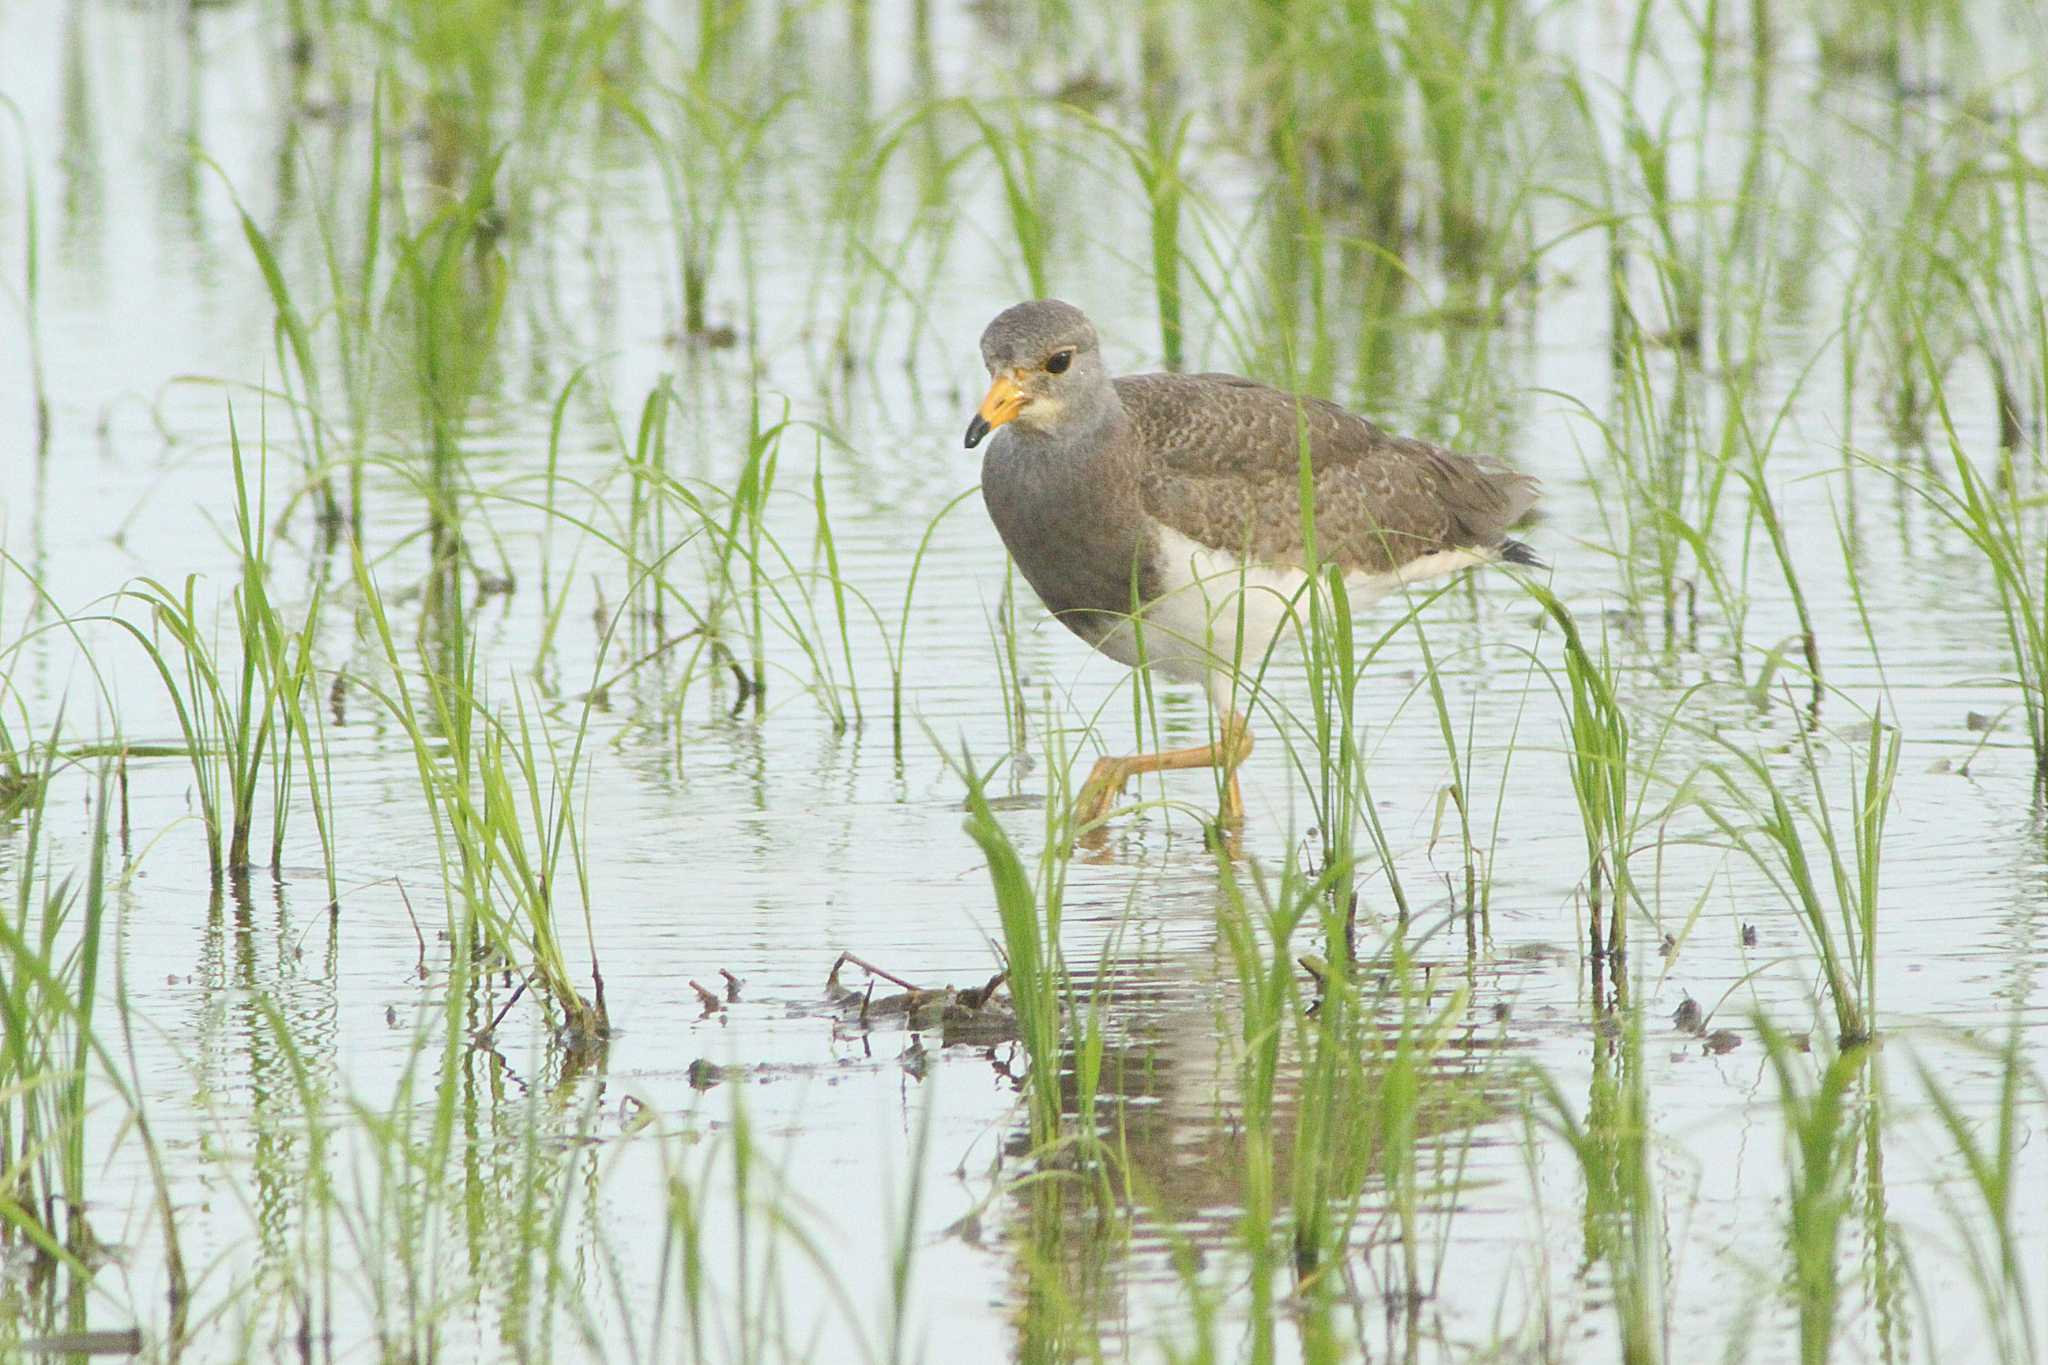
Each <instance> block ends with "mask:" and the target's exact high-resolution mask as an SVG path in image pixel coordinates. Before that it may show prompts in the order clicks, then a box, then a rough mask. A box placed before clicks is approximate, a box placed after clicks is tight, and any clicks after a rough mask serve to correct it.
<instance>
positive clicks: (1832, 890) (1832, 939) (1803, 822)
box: [1702, 712, 1900, 1051]
mask: <svg viewBox="0 0 2048 1365" xmlns="http://www.w3.org/2000/svg"><path fill="white" fill-rule="evenodd" d="M1899 744H1900V737H1899V732H1898V730H1897V728H1896V727H1892V726H1887V725H1885V723H1884V721H1883V718H1882V716H1881V715H1880V714H1878V713H1876V712H1873V713H1872V715H1871V717H1870V723H1869V726H1868V728H1867V729H1866V730H1865V732H1864V738H1863V744H1862V750H1861V757H1860V760H1859V762H1858V763H1857V766H1856V768H1855V769H1854V770H1852V772H1851V774H1850V776H1851V778H1852V783H1851V785H1850V792H1849V802H1848V804H1847V807H1846V810H1845V811H1844V816H1843V820H1842V823H1846V824H1847V826H1848V829H1847V831H1846V838H1845V837H1844V832H1843V831H1842V830H1841V829H1839V828H1838V824H1837V819H1836V816H1835V812H1834V809H1833V806H1832V804H1831V803H1830V802H1829V800H1828V798H1827V794H1826V792H1825V790H1824V789H1823V788H1822V782H1821V779H1822V772H1821V767H1820V763H1819V760H1818V758H1817V757H1816V755H1815V752H1814V746H1813V741H1812V738H1811V737H1810V736H1809V735H1808V734H1807V733H1806V731H1805V730H1804V729H1802V730H1801V731H1800V736H1799V749H1798V754H1799V758H1800V763H1801V772H1802V774H1803V775H1804V776H1805V777H1806V779H1807V780H1808V781H1809V782H1810V783H1811V784H1812V786H1813V796H1812V804H1811V806H1810V807H1806V806H1805V803H1803V802H1797V801H1796V800H1795V799H1791V798H1788V797H1787V795H1786V791H1785V786H1784V784H1783V782H1782V781H1781V780H1780V779H1779V777H1778V775H1777V774H1776V773H1774V772H1773V771H1772V769H1771V767H1770V765H1769V764H1767V763H1766V762H1765V761H1764V760H1763V758H1762V757H1760V756H1758V755H1756V754H1754V753H1750V752H1747V751H1745V750H1742V749H1738V748H1736V747H1735V746H1733V745H1732V744H1729V743H1728V742H1727V741H1725V740H1724V741H1723V745H1724V747H1725V748H1726V749H1727V750H1728V751H1729V753H1730V754H1731V756H1732V759H1733V763H1732V764H1730V763H1724V762H1709V763H1707V764H1706V765H1705V766H1704V772H1705V773H1706V774H1708V775H1710V776H1711V777H1712V778H1714V779H1715V780H1716V781H1717V782H1718V784H1719V787H1720V791H1719V800H1718V801H1717V800H1715V799H1711V798H1709V799H1706V800H1704V801H1703V803H1702V808H1703V810H1704V812H1705V814H1706V815H1707V817H1708V818H1709V819H1710V820H1712V821H1713V822H1714V824H1715V825H1716V826H1717V827H1718V828H1719V829H1720V830H1721V832H1722V834H1724V835H1725V836H1726V837H1727V838H1728V839H1729V841H1730V843H1731V845H1732V846H1733V847H1734V848H1736V849H1737V850H1739V851H1740V852H1741V853H1742V854H1743V855H1745V856H1746V857H1747V858H1748V859H1749V860H1750V861H1751V862H1752V863H1753V864H1754V865H1755V866H1756V867H1757V868H1758V870H1759V871H1761V872H1762V873H1763V875H1764V876H1765V877H1766V878H1767V879H1768V880H1769V882H1770V884H1771V886H1772V888H1773V889H1774V890H1775V891H1776V892H1777V893H1778V894H1779V895H1780V896H1782V897H1783V898H1784V900H1785V902H1786V903H1787V904H1789V905H1790V906H1791V907H1792V908H1793V909H1794V910H1795V911H1796V912H1797V913H1798V916H1799V922H1800V926H1801V927H1802V928H1803V929H1804V930H1805V933H1806V938H1807V941H1808V942H1809V943H1810V944H1811V945H1812V947H1813V949H1814V952H1815V954H1816V955H1817V957H1818V958H1819V967H1820V975H1821V984H1822V986H1823V988H1824V990H1825V994H1826V997H1827V1000H1828V1003H1829V1005H1830V1006H1831V1008H1832V1009H1833V1011H1834V1015H1835V1022H1836V1023H1837V1025H1838V1026H1839V1029H1840V1041H1839V1045H1840V1047H1841V1048H1842V1049H1843V1050H1845V1051H1848V1050H1852V1049H1855V1048H1857V1047H1859V1046H1861V1045H1862V1044H1865V1043H1868V1042H1870V1041H1871V1039H1872V1038H1874V1037H1875V1036H1876V1030H1877V911H1878V902H1879V886H1880V872H1881V870H1882V866H1883V852H1884V831H1885V821H1886V818H1887V817H1888V816H1889V814H1890V813H1891V806H1892V789H1893V787H1894V785H1895V784H1896V783H1897V781H1898V775H1899ZM1722 801H1725V803H1726V806H1725V808H1724V807H1723V806H1722V804H1720V802H1722ZM1809 841H1811V842H1809Z"/></svg>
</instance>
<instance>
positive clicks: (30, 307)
mask: <svg viewBox="0 0 2048 1365" xmlns="http://www.w3.org/2000/svg"><path fill="white" fill-rule="evenodd" d="M0 108H5V109H6V110H7V113H8V116H9V117H10V118H12V119H13V120H14V145H15V149H16V151H17V152H19V154H20V156H21V300H20V302H21V314H22V317H21V323H22V331H23V333H24V334H25V335H26V337H27V340H28V382H29V391H30V393H31V394H32V395H33V396H34V407H35V423H36V431H35V450H36V454H37V455H38V456H39V457H40V456H41V455H42V454H43V453H44V452H45V451H47V450H49V448H50V390H49V380H48V378H47V376H46V375H45V374H44V371H43V326H42V319H41V315H40V300H41V296H42V268H41V260H40V248H41V240H40V234H39V232H38V230H37V221H36V172H35V162H34V158H33V156H32V155H31V153H30V149H29V140H28V120H27V119H26V118H24V117H23V116H22V112H21V106H20V105H19V104H17V103H15V101H14V100H13V99H11V98H9V97H8V96H7V95H5V94H4V93H0Z"/></svg>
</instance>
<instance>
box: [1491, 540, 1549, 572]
mask: <svg viewBox="0 0 2048 1365" xmlns="http://www.w3.org/2000/svg"><path fill="white" fill-rule="evenodd" d="M1500 557H1501V559H1502V560H1504V561H1505V562H1507V563H1509V564H1519V565H1521V566H1522V567H1523V568H1525V569H1547V568H1549V567H1550V566H1549V565H1548V564H1545V563H1544V562H1543V561H1542V560H1540V559H1538V558H1537V557H1536V552H1535V551H1534V550H1532V549H1530V548H1529V547H1528V546H1526V545H1524V544H1523V543H1522V542H1521V541H1519V540H1503V541H1502V542H1501V543H1500Z"/></svg>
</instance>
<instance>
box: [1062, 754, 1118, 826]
mask: <svg viewBox="0 0 2048 1365" xmlns="http://www.w3.org/2000/svg"><path fill="white" fill-rule="evenodd" d="M1132 772H1133V765H1132V763H1131V761H1130V760H1129V759H1128V758H1112V757H1105V758H1098V759H1096V760H1095V766H1094V768H1092V769H1090V770H1089V773H1088V780H1087V781H1086V782H1083V783H1082V784H1081V794H1080V795H1079V796H1077V797H1075V798H1074V816H1073V822H1072V823H1073V827H1074V828H1075V829H1077V830H1085V829H1086V828H1088V827H1089V826H1090V825H1096V824H1100V823H1101V822H1102V821H1103V820H1104V819H1105V818H1107V817H1108V815H1109V812H1110V811H1111V810H1112V809H1113V808H1114V807H1115V806H1116V802H1117V798H1118V797H1120V796H1122V795H1123V793H1124V784H1125V783H1127V782H1129V781H1130V780H1131V775H1132Z"/></svg>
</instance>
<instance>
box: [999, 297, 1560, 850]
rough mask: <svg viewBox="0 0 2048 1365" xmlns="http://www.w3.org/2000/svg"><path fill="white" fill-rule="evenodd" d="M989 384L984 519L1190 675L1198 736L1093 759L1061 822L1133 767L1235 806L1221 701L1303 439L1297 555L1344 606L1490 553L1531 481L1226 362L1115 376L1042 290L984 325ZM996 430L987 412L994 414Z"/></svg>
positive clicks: (1293, 498) (1118, 634) (1282, 532)
mask: <svg viewBox="0 0 2048 1365" xmlns="http://www.w3.org/2000/svg"><path fill="white" fill-rule="evenodd" d="M981 358H982V360H983V361H984V362H985V363H986V364H987V366H988V372H989V377H990V381H991V382H990V384H989V389H988V395H987V396H986V397H985V398H983V399H982V400H981V408H980V410H979V411H978V412H977V413H976V414H975V416H974V420H973V421H971V422H969V423H968V425H967V448H968V449H970V450H972V449H973V448H974V447H975V446H977V445H979V444H980V443H981V441H982V439H983V438H984V437H986V436H988V435H989V433H990V432H992V431H993V432H995V433H996V434H995V438H994V439H993V440H991V441H990V442H989V446H988V450H987V452H986V453H985V454H984V455H983V457H982V463H981V491H982V498H983V500H984V501H985V502H986V503H987V504H988V512H989V517H990V519H991V520H993V521H994V522H995V525H996V530H997V531H998V532H1000V533H1001V535H1002V538H1003V543H1004V544H1005V545H1006V546H1008V547H1009V551H1010V555H1011V557H1012V558H1013V559H1014V560H1016V563H1017V567H1018V568H1019V569H1020V570H1022V571H1023V574H1024V577H1025V579H1026V580H1027V581H1028V582H1029V583H1030V584H1031V586H1032V588H1033V589H1034V590H1036V591H1037V593H1038V596H1039V597H1040V599H1042V600H1043V601H1044V603H1045V605H1046V609H1047V610H1048V611H1050V612H1051V613H1052V614H1053V615H1054V616H1055V617H1057V618H1058V619H1059V620H1060V621H1061V622H1062V623H1064V624H1065V625H1066V626H1067V627H1068V628H1070V629H1071V630H1073V631H1074V633H1075V634H1077V635H1079V636H1080V637H1081V638H1082V639H1084V640H1086V641H1088V642H1089V643H1090V644H1092V645H1093V646H1095V648H1096V649H1098V650H1101V651H1102V652H1103V653H1104V654H1107V655H1108V656H1109V657H1111V658H1112V659H1115V660H1117V661H1118V662H1120V663H1124V664H1128V665H1131V666H1133V667H1136V666H1139V665H1141V664H1142V665H1145V666H1148V667H1151V668H1155V669H1157V670H1159V671H1160V672H1162V673H1164V674H1166V675H1167V676H1168V677H1172V678H1176V679H1179V680H1182V681H1185V682H1193V683H1200V684H1202V685H1203V687H1204V688H1205V689H1206V691H1207V692H1208V695H1209V699H1210V701H1211V703H1212V704H1213V705H1214V706H1215V708H1216V713H1217V717H1218V720H1219V727H1218V736H1217V739H1216V742H1215V743H1212V744H1203V745H1198V746H1195V747H1193V748H1186V749H1169V750H1166V751H1164V752H1161V753H1146V754H1129V755H1123V756H1118V757H1105V758H1102V759H1100V760H1098V761H1097V762H1096V764H1095V767H1094V770H1093V771H1092V772H1091V773H1090V774H1089V775H1088V780H1087V782H1086V783H1084V784H1083V786H1082V788H1081V793H1080V796H1079V797H1078V798H1077V800H1076V802H1075V808H1074V821H1075V824H1076V825H1077V826H1078V827H1085V826H1087V825H1090V824H1093V823H1095V822H1097V821H1099V820H1100V819H1102V817H1103V816H1104V815H1106V814H1107V813H1108V812H1109V810H1110V808H1111V806H1112V805H1113V804H1114V803H1115V801H1116V798H1117V796H1118V795H1119V794H1120V793H1121V792H1122V791H1123V789H1124V785H1125V784H1126V783H1127V782H1129V781H1130V779H1131V778H1132V777H1134V776H1136V775H1138V774H1140V773H1150V772H1163V771H1170V770H1174V769H1183V768H1222V769H1223V770H1224V772H1225V773H1226V774H1227V777H1228V781H1227V784H1226V787H1225V792H1224V809H1223V815H1224V817H1225V819H1226V820H1229V821H1231V822H1236V821H1239V820H1242V819H1243V815H1244V798H1243V794H1242V792H1241V791H1240V789H1239V787H1238V781H1237V768H1238V765H1239V764H1241V763H1243V761H1244V759H1245V757H1246V756H1247V755H1248V754H1250V752H1251V749H1252V734H1251V726H1250V724H1249V722H1248V721H1247V720H1246V718H1245V716H1244V715H1242V714H1241V713H1240V712H1239V711H1238V710H1237V708H1236V705H1235V699H1236V696H1237V693H1238V688H1237V685H1236V679H1237V677H1238V676H1239V670H1240V669H1244V668H1253V669H1255V668H1256V667H1257V666H1258V664H1259V662H1260V661H1261V660H1262V659H1263V658H1264V657H1265V655H1266V653H1267V651H1268V650H1269V649H1270V648H1271V646H1272V645H1273V643H1274V641H1275V640H1276V639H1277V638H1278V637H1279V635H1280V633H1281V631H1282V630H1284V629H1285V628H1286V627H1287V625H1288V624H1289V622H1290V620H1292V619H1294V618H1295V616H1296V608H1297V606H1298V604H1299V603H1300V601H1301V595H1302V589H1303V587H1304V586H1305V584H1306V583H1307V567H1308V550H1307V545H1306V536H1305V531H1304V527H1303V524H1302V523H1303V519H1302V509H1301V488H1302V485H1301V454H1302V450H1303V446H1304V443H1306V447H1307V453H1308V463H1309V472H1310V486H1311V489H1312V492H1313V496H1314V508H1313V513H1314V525H1315V541H1316V547H1317V550H1316V553H1317V558H1318V560H1319V561H1320V562H1321V563H1322V564H1323V565H1325V566H1328V565H1335V566H1337V567H1338V568H1339V569H1340V570H1341V571H1342V572H1343V574H1344V577H1345V585H1346V591H1347V594H1348V596H1349V598H1350V600H1351V603H1352V605H1353V606H1354V607H1358V606H1363V605H1365V604H1366V603H1368V602H1371V601H1373V600H1374V599H1376V598H1379V597H1382V596H1385V595H1386V594H1387V593H1389V592H1392V591H1394V590H1395V589H1397V588H1399V587H1401V586H1402V585H1403V584H1408V583H1416V582H1420V581H1422V580H1425V579H1430V578H1436V577H1440V576H1442V575H1444V574H1450V573H1455V572H1457V571H1458V570H1460V569H1463V568H1466V567H1468V566H1471V565H1475V564H1484V563H1490V562H1493V561H1497V560H1505V561H1507V562H1509V563H1514V564H1526V565H1533V564H1535V563H1536V559H1535V556H1534V555H1532V554H1531V553H1530V551H1529V549H1528V547H1527V546H1525V545H1523V544H1521V543H1520V542H1518V541H1514V540H1510V539H1508V537H1507V531H1508V528H1509V527H1511V526H1513V525H1514V524H1515V522H1516V521H1517V520H1519V519H1520V518H1521V517H1522V515H1523V514H1524V513H1525V512H1527V511H1528V510H1529V508H1530V507H1531V506H1532V505H1533V504H1534V503H1535V501H1536V497H1537V484H1536V481H1535V480H1534V479H1531V478H1529V477H1528V476H1527V475H1523V474H1518V473H1516V472H1514V471H1513V470H1511V469H1509V468H1507V467H1506V466H1504V465H1501V464H1498V463H1496V462H1493V461H1491V460H1485V459H1478V458H1474V457H1473V456H1469V455H1461V454H1457V453H1456V452H1453V451H1449V450H1445V449H1443V448H1442V447H1440V446H1435V445H1431V444H1429V443H1428V442H1426V441H1418V440H1412V439H1410V438H1407V437H1403V436H1394V435H1390V434H1388V433H1387V432H1385V431H1382V430H1380V428H1378V427H1376V426H1374V425H1373V424H1372V423H1371V422H1368V421H1366V420H1365V419H1364V418H1363V417H1359V416H1356V415H1354V414H1352V413H1349V412H1346V411H1345V410H1344V409H1343V408H1340V407H1338V406H1337V405H1336V404H1335V403H1331V402H1328V401H1327V400H1324V399H1321V398H1309V397H1297V396H1296V395H1294V394H1290V393H1285V392H1282V391H1281V390H1279V389H1275V388H1271V387H1269V386H1267V385H1264V384H1259V383H1255V382H1253V381H1252V380H1249V379H1240V378H1238V377H1237V376H1235V375H1227V374H1196V375H1179V374H1140V375H1124V376H1121V377H1112V376H1111V375H1110V373H1109V371H1108V370H1107V369H1106V368H1105V367H1104V365H1103V361H1102V351H1101V346H1100V343H1099V342H1098V340H1097V337H1096V334H1095V328H1094V326H1093V324H1091V323H1090V322H1089V321H1088V318H1087V317H1086V315H1084V314H1083V313H1082V312H1081V310H1080V309H1078V308H1076V307H1074V306H1073V305H1072V304H1069V303H1063V302H1061V301H1059V300H1058V299H1037V300H1033V301H1031V302H1028V303H1020V304H1017V305H1015V306H1014V307H1011V308H1006V309H1004V310H1003V311H1002V312H1001V313H998V314H997V315H996V318H995V320H994V321H993V322H991V323H989V325H988V329H987V330H986V331H984V332H983V333H982V334H981ZM998 428H1000V430H998Z"/></svg>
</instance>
